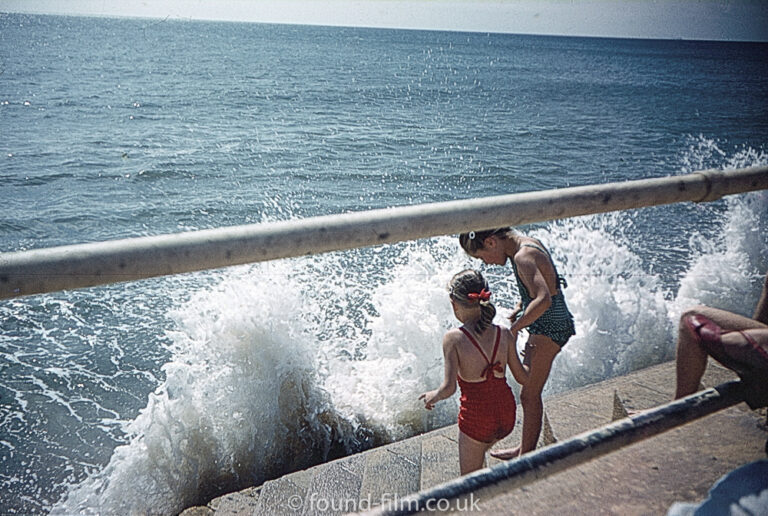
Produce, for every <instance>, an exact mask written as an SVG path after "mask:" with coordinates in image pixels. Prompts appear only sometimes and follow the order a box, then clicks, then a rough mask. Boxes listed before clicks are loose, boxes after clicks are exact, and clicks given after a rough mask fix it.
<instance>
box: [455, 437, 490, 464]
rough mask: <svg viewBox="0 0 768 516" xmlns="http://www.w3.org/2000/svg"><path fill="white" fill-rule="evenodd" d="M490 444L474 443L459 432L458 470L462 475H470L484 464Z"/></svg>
mask: <svg viewBox="0 0 768 516" xmlns="http://www.w3.org/2000/svg"><path fill="white" fill-rule="evenodd" d="M491 446H492V444H488V443H483V442H480V441H476V440H474V439H472V438H471V437H469V436H468V435H467V434H465V433H464V432H462V431H459V470H460V471H461V474H462V475H466V474H467V473H472V472H473V471H476V470H478V469H480V468H482V467H483V465H484V464H485V452H487V451H488V448H490V447H491Z"/></svg>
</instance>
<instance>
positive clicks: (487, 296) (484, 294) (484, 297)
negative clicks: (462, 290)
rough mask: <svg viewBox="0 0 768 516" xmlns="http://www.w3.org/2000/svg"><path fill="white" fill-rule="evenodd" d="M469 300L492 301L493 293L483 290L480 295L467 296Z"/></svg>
mask: <svg viewBox="0 0 768 516" xmlns="http://www.w3.org/2000/svg"><path fill="white" fill-rule="evenodd" d="M467 299H478V300H479V299H482V300H483V301H488V300H489V299H491V293H490V292H489V291H488V290H485V289H483V290H481V291H480V293H477V292H470V293H469V294H467Z"/></svg>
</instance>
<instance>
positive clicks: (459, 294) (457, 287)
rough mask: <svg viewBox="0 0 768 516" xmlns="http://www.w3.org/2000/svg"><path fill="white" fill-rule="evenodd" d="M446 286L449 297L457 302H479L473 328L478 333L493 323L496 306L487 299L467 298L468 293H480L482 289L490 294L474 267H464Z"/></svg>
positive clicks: (466, 303) (469, 303)
mask: <svg viewBox="0 0 768 516" xmlns="http://www.w3.org/2000/svg"><path fill="white" fill-rule="evenodd" d="M448 286H449V288H450V296H451V298H453V299H454V300H456V301H457V302H459V303H461V304H463V305H465V306H472V305H475V304H478V303H479V305H480V319H478V321H477V322H476V323H475V328H474V329H475V332H477V333H478V334H480V333H483V332H484V331H485V330H486V329H487V328H488V327H489V326H490V325H491V323H493V318H494V317H495V316H496V307H495V306H493V303H491V302H490V301H489V300H485V299H470V298H469V294H480V293H481V292H482V291H486V292H488V293H489V294H490V287H489V286H488V282H487V281H486V280H485V278H484V277H483V275H482V274H480V272H478V271H476V270H474V269H466V270H463V271H461V272H459V273H457V274H455V275H454V276H453V278H451V282H450V283H449V284H448Z"/></svg>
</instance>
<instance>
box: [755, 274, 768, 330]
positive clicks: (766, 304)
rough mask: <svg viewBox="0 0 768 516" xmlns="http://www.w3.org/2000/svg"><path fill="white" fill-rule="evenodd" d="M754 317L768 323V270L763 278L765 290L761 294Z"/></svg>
mask: <svg viewBox="0 0 768 516" xmlns="http://www.w3.org/2000/svg"><path fill="white" fill-rule="evenodd" d="M752 319H754V320H756V321H760V322H761V323H763V324H768V272H766V273H765V279H764V280H763V291H762V293H761V294H760V300H759V301H758V302H757V307H755V315H753V316H752Z"/></svg>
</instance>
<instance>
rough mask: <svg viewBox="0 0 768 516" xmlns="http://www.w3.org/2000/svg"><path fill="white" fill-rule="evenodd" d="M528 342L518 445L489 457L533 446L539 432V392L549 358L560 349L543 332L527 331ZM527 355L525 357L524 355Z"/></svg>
mask: <svg viewBox="0 0 768 516" xmlns="http://www.w3.org/2000/svg"><path fill="white" fill-rule="evenodd" d="M529 339H530V340H532V344H533V345H532V346H530V347H529V349H528V350H527V351H526V353H532V356H531V359H530V360H531V362H530V364H531V365H530V368H531V369H530V375H529V378H528V382H527V383H526V384H525V385H524V386H523V387H522V388H521V389H520V404H521V405H522V407H523V436H522V439H521V441H520V446H517V447H515V448H509V449H505V450H496V451H492V452H491V456H492V457H496V458H497V459H502V460H508V459H513V458H516V457H518V456H519V455H522V454H523V453H527V452H529V451H531V450H534V449H535V448H536V443H537V442H538V441H539V434H540V433H541V420H542V417H543V415H544V403H543V401H542V399H541V393H542V391H543V390H544V385H545V384H546V383H547V379H548V378H549V372H550V371H551V370H552V362H553V361H554V359H555V356H557V354H558V353H559V352H560V346H558V345H557V344H555V343H554V341H552V339H550V338H549V337H545V336H544V335H531V336H530V337H529ZM526 358H527V357H526Z"/></svg>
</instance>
